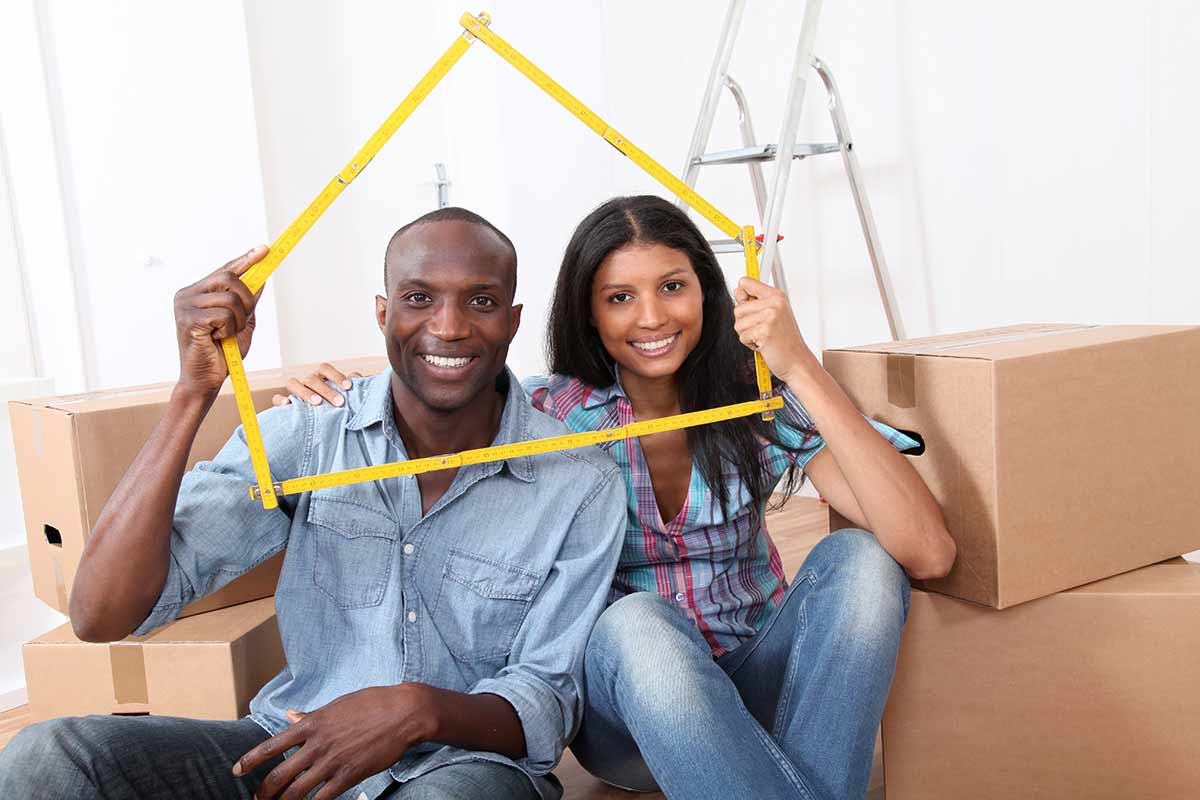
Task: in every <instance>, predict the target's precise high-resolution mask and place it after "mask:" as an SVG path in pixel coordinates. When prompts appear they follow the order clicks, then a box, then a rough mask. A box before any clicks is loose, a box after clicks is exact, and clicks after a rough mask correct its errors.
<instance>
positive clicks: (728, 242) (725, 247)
mask: <svg viewBox="0 0 1200 800" xmlns="http://www.w3.org/2000/svg"><path fill="white" fill-rule="evenodd" d="M708 244H709V246H710V247H712V250H713V252H714V253H741V252H743V251H744V250H745V248H744V247H743V246H742V243H741V242H739V241H738V240H737V239H709V240H708Z"/></svg>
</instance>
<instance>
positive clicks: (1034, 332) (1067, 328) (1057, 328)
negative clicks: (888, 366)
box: [835, 324, 1197, 361]
mask: <svg viewBox="0 0 1200 800" xmlns="http://www.w3.org/2000/svg"><path fill="white" fill-rule="evenodd" d="M1195 330H1197V327H1196V326H1189V325H1062V324H1045V325H1038V324H1024V325H1009V326H1006V327H1003V328H989V329H987V330H981V331H968V332H965V333H951V334H946V335H944V336H930V337H927V338H923V339H906V340H904V341H900V342H882V343H880V344H871V345H863V346H861V347H846V348H835V349H836V350H837V351H839V352H855V353H890V354H897V355H899V354H904V355H911V356H933V357H945V358H976V359H983V360H986V361H1002V360H1006V359H1013V358H1023V357H1025V356H1029V355H1034V354H1037V353H1047V352H1057V351H1061V350H1072V349H1076V348H1082V347H1092V346H1095V345H1102V344H1108V343H1110V342H1119V341H1125V340H1127V339H1139V338H1144V337H1149V336H1162V335H1168V334H1173V333H1179V332H1181V331H1195Z"/></svg>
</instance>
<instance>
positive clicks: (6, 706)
mask: <svg viewBox="0 0 1200 800" xmlns="http://www.w3.org/2000/svg"><path fill="white" fill-rule="evenodd" d="M28 702H29V693H28V692H26V691H25V687H24V686H22V687H21V688H19V689H12V690H10V691H7V692H3V693H0V712H3V711H10V710H12V709H14V708H17V707H18V706H23V705H25V704H26V703H28Z"/></svg>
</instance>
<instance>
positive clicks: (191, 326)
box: [175, 245, 267, 398]
mask: <svg viewBox="0 0 1200 800" xmlns="http://www.w3.org/2000/svg"><path fill="white" fill-rule="evenodd" d="M266 254H267V248H266V247H265V246H264V245H258V246H256V247H254V248H252V249H251V250H250V251H249V252H247V253H246V254H245V255H242V256H239V257H238V258H235V259H233V260H232V261H230V262H229V263H228V264H226V265H225V266H223V267H221V268H220V269H218V270H217V271H216V272H214V273H212V274H211V275H209V276H208V277H207V278H203V279H201V280H199V281H197V282H196V283H193V284H192V285H191V286H188V287H186V288H184V289H180V290H179V291H178V292H176V293H175V333H176V337H177V338H178V340H179V386H180V388H181V389H184V390H185V391H188V392H191V393H194V394H196V395H198V396H201V397H205V398H211V397H213V396H215V395H216V394H217V392H219V391H220V390H221V384H222V383H224V382H225V377H226V376H227V375H228V374H229V371H228V368H227V367H226V366H225V355H224V354H223V353H222V352H221V340H222V339H225V338H227V337H229V336H235V335H236V336H237V341H238V349H239V350H241V353H242V355H243V356H245V355H246V353H247V352H249V350H250V338H251V337H252V336H253V334H254V306H255V305H256V304H257V303H258V295H257V294H251V293H250V290H249V289H248V288H246V284H244V283H242V281H241V279H240V276H241V275H242V274H244V273H245V272H246V270H248V269H250V267H251V266H253V265H254V264H256V263H257V262H259V261H261V260H262V259H263V256H265V255H266ZM260 294H261V292H260Z"/></svg>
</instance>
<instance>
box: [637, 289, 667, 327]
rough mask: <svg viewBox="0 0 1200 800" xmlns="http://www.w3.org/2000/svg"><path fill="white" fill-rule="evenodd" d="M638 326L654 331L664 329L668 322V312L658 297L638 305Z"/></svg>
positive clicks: (645, 300) (640, 302)
mask: <svg viewBox="0 0 1200 800" xmlns="http://www.w3.org/2000/svg"><path fill="white" fill-rule="evenodd" d="M637 321H638V326H639V327H642V328H648V329H650V330H653V329H655V328H660V327H662V326H663V325H664V324H665V323H666V321H667V314H666V310H665V309H664V308H663V307H662V303H660V302H659V301H658V298H656V297H649V298H645V299H642V300H641V301H639V303H638V315H637Z"/></svg>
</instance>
